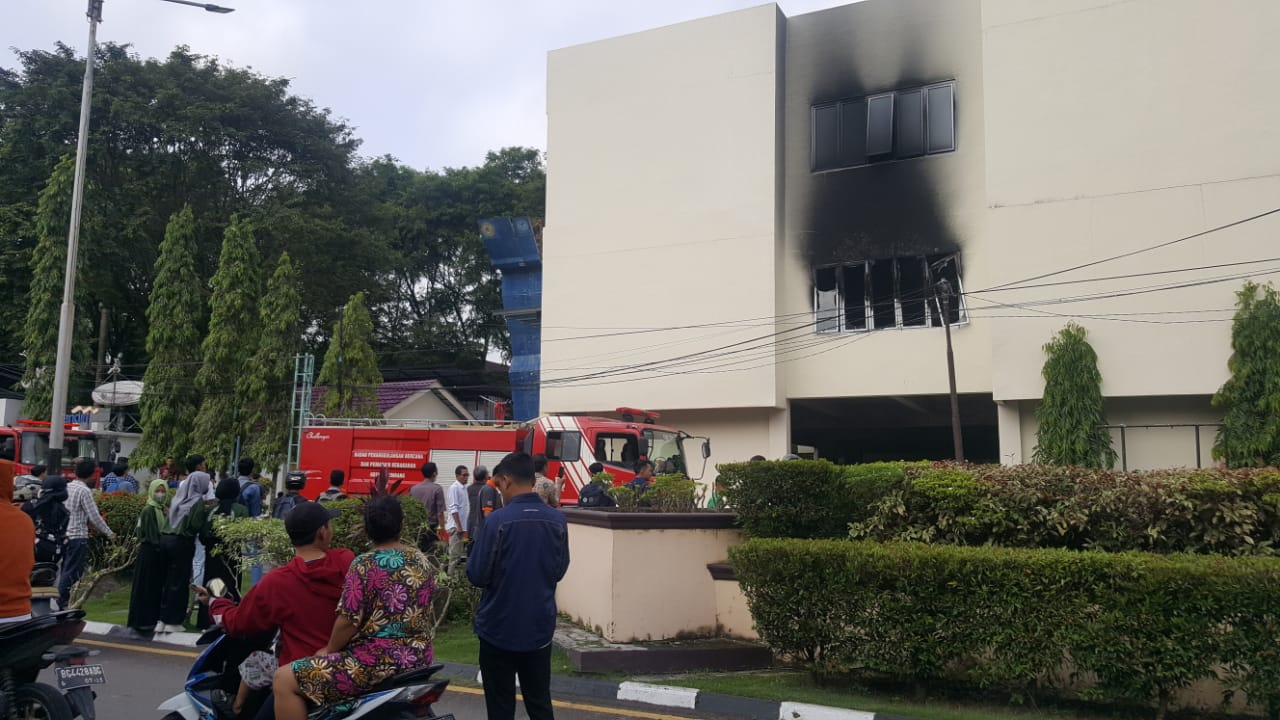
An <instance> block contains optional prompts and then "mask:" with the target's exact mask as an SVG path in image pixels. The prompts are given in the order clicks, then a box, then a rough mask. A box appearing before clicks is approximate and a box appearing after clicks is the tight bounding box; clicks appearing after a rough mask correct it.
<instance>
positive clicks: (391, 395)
mask: <svg viewBox="0 0 1280 720" xmlns="http://www.w3.org/2000/svg"><path fill="white" fill-rule="evenodd" d="M437 387H440V383H438V382H436V381H435V380H403V381H399V382H384V383H382V384H381V385H379V386H378V412H379V413H381V414H383V415H386V414H387V411H389V410H391V408H394V407H395V406H397V405H399V404H400V403H402V402H404V401H405V400H407V399H409V397H410V396H412V395H413V394H414V393H417V392H421V391H423V390H430V389H432V388H437ZM327 390H328V388H326V387H325V386H323V385H321V386H319V387H316V388H313V389H312V390H311V412H317V409H318V408H319V407H320V406H321V405H322V404H323V403H324V395H325V392H326V391H327Z"/></svg>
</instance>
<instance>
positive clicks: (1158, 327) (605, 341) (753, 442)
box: [541, 0, 1280, 467]
mask: <svg viewBox="0 0 1280 720" xmlns="http://www.w3.org/2000/svg"><path fill="white" fill-rule="evenodd" d="M1276 27H1280V3H1276V2H1273V1H1272V0H1223V1H1222V2H1214V3H1206V2H1203V1H1202V0H1129V1H1127V2H1113V1H1111V0H1107V1H1105V2H1104V1H1102V0H1037V1H1036V2H1027V1H1026V0H866V1H865V2H861V3H857V4H854V5H848V6H844V7H838V8H835V9H831V10H826V11H822V12H816V13H811V14H806V15H798V16H795V17H786V16H785V15H784V13H783V12H782V11H781V10H780V9H779V8H778V7H777V6H776V5H764V6H760V7H756V8H752V9H749V10H743V11H739V12H734V13H729V14H725V15H719V16H715V17H710V18H705V19H702V20H696V21H693V22H688V23H683V24H680V25H674V26H671V27H666V28H661V29H656V30H652V31H648V32H642V33H638V34H635V35H629V36H625V37H620V38H613V39H609V40H602V41H600V42H595V43H590V44H587V45H581V46H576V47H571V48H566V49H563V50H557V51H555V52H552V53H551V55H550V57H549V61H548V82H547V84H548V88H547V112H548V121H549V131H548V134H549V137H548V198H547V227H546V230H545V234H544V262H545V275H544V292H543V320H542V322H543V328H544V329H543V346H542V379H543V389H542V397H541V405H542V411H543V412H546V413H560V412H573V413H599V412H607V411H610V410H612V409H613V408H615V407H618V406H633V407H645V408H647V409H650V410H657V411H660V412H662V414H663V418H662V422H663V423H664V424H670V425H675V426H677V427H681V428H683V429H686V430H688V431H690V432H692V433H695V434H707V435H710V436H711V437H712V438H713V448H714V456H713V458H712V461H713V463H714V462H725V461H732V460H743V459H746V458H748V457H750V456H751V455H754V454H756V453H759V454H763V455H766V456H770V457H778V456H780V455H782V454H784V453H786V452H789V451H791V450H793V449H794V448H796V447H797V446H812V447H815V448H817V451H818V453H819V454H820V455H821V456H823V457H828V458H832V459H835V460H844V461H848V462H855V461H863V460H875V459H893V458H916V457H938V458H942V457H948V456H949V455H950V454H951V440H950V428H949V407H948V398H947V388H948V383H947V373H946V361H945V349H944V337H943V330H942V328H941V327H940V325H941V319H940V317H939V314H940V313H939V312H938V306H937V305H936V304H934V302H933V300H932V298H933V291H932V290H931V288H932V287H933V286H934V284H935V282H936V281H937V280H939V279H941V278H947V279H949V280H950V281H951V283H952V284H953V285H958V286H959V287H960V288H961V289H962V290H963V296H962V297H961V298H959V299H958V300H957V303H956V305H955V306H954V307H953V312H952V320H953V322H955V323H956V324H955V325H954V326H953V338H954V343H955V356H956V365H957V379H958V385H959V391H960V393H961V409H962V414H963V423H964V431H965V442H966V450H967V455H968V457H969V458H971V459H975V460H987V461H995V460H997V459H999V460H1001V461H1004V462H1021V461H1024V460H1029V459H1030V457H1031V454H1032V452H1033V450H1034V446H1035V431H1036V421H1035V408H1036V405H1037V402H1038V399H1039V398H1040V396H1041V393H1042V390H1043V381H1042V379H1041V375H1040V371H1041V367H1042V365H1043V362H1044V355H1043V351H1042V349H1041V348H1042V346H1043V344H1044V343H1045V342H1047V341H1048V340H1049V339H1050V338H1051V337H1052V336H1053V334H1054V333H1055V332H1056V331H1057V330H1059V329H1060V328H1061V327H1062V326H1063V325H1065V324H1066V323H1067V322H1068V321H1070V320H1075V321H1076V322H1078V323H1080V324H1082V325H1084V326H1085V327H1086V328H1087V329H1088V330H1089V333H1090V337H1091V340H1092V342H1093V345H1094V347H1095V349H1096V350H1097V353H1098V356H1099V364H1100V367H1101V370H1102V374H1103V378H1104V380H1103V392H1104V395H1106V397H1107V399H1108V411H1109V413H1110V420H1111V421H1112V422H1113V423H1125V424H1128V425H1131V426H1136V425H1154V424H1163V423H1198V422H1204V423H1212V422H1214V421H1216V420H1217V419H1218V417H1219V415H1218V413H1217V412H1215V410H1214V409H1213V408H1212V407H1211V406H1210V402H1209V399H1210V397H1211V395H1212V394H1213V393H1214V392H1215V391H1216V390H1217V389H1218V387H1219V386H1220V385H1221V384H1222V382H1223V381H1224V380H1225V379H1226V377H1227V358H1228V355H1229V353H1230V347H1229V340H1230V318H1231V308H1232V306H1233V302H1234V293H1235V292H1236V291H1237V290H1238V289H1239V287H1240V285H1241V283H1242V282H1244V276H1246V275H1250V276H1254V277H1255V278H1256V279H1258V280H1262V281H1265V280H1267V279H1269V276H1267V275H1265V274H1264V273H1266V272H1270V271H1280V259H1272V260H1270V261H1269V262H1264V261H1265V260H1267V259H1268V258H1280V252H1276V251H1275V248H1277V244H1276V242H1275V238H1276V237H1277V234H1278V233H1280V215H1269V216H1266V217H1262V218H1259V219H1254V220H1250V221H1247V222H1243V223H1241V224H1238V225H1235V226H1233V227H1230V228H1226V229H1220V230H1215V228H1218V227H1219V226H1223V225H1227V224H1230V223H1235V222H1237V221H1241V220H1245V219H1247V218H1251V217H1253V216H1256V215H1259V214H1261V213H1265V212H1267V211H1271V210H1274V209H1276V208H1278V207H1280V131H1277V128H1280V98H1277V96H1276V94H1275V93H1274V92H1272V91H1270V90H1269V89H1268V88H1269V87H1270V86H1271V84H1272V80H1273V78H1272V75H1273V71H1274V69H1275V68H1277V67H1280V43H1275V42H1274V41H1273V40H1272V31H1273V29H1274V28H1276ZM1197 233H1205V234H1203V235H1201V236H1198V237H1194V238H1191V239H1187V240H1182V241H1179V242H1171V241H1175V240H1179V239H1180V238H1184V237H1187V236H1192V235H1195V234H1197ZM1162 245H1163V247H1158V246H1162ZM1152 248H1156V249H1152ZM1131 252H1132V253H1135V254H1133V255H1132V256H1129V257H1123V258H1117V259H1110V258H1114V257H1115V256H1118V255H1122V254H1125V253H1131ZM1103 260H1105V262H1098V261H1103ZM1091 263H1096V264H1091ZM1086 264H1089V265H1088V267H1080V268H1079V269H1074V270H1072V268H1075V267H1076V266H1081V265H1086ZM1064 271H1065V272H1064ZM1038 276H1044V277H1042V278H1041V277H1038ZM1117 276H1120V277H1117ZM1104 278H1114V279H1104ZM1199 434H1200V437H1201V441H1202V452H1203V458H1204V462H1206V463H1207V462H1208V457H1209V448H1210V446H1211V445H1212V442H1213V436H1214V434H1215V430H1214V428H1213V427H1205V428H1202V429H1200V430H1199ZM1126 435H1127V437H1126V443H1125V444H1126V448H1125V449H1126V456H1127V463H1128V465H1129V467H1152V466H1177V465H1194V464H1195V462H1196V454H1195V453H1196V443H1195V440H1194V438H1195V436H1196V432H1195V431H1193V430H1192V429H1189V428H1178V429H1158V428H1145V429H1140V428H1136V427H1131V428H1130V429H1129V430H1128V431H1127V433H1126ZM1119 450H1120V446H1119V442H1118V437H1117V451H1119Z"/></svg>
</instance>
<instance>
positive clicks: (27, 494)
mask: <svg viewBox="0 0 1280 720" xmlns="http://www.w3.org/2000/svg"><path fill="white" fill-rule="evenodd" d="M39 494H40V484H39V483H23V484H22V485H18V486H17V487H15V488H14V489H13V501H14V502H26V501H28V500H35V499H36V496H38V495H39Z"/></svg>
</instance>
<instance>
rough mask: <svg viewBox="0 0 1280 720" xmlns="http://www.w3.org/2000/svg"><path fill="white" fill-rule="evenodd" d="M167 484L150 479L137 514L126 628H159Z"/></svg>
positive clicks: (145, 629)
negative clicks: (136, 542) (135, 553)
mask: <svg viewBox="0 0 1280 720" xmlns="http://www.w3.org/2000/svg"><path fill="white" fill-rule="evenodd" d="M168 499H169V486H168V483H167V482H166V481H165V480H163V479H156V480H152V481H151V487H149V488H148V489H147V504H146V506H145V507H143V509H142V514H141V515H139V516H138V527H137V538H138V559H137V560H135V561H134V563H133V589H132V590H131V591H130V594H129V627H131V628H133V629H134V630H137V631H138V632H141V633H149V632H151V631H153V630H156V629H158V628H157V623H159V622H160V606H161V603H162V602H163V599H164V580H165V576H166V574H167V573H168V568H167V566H166V563H165V555H164V547H163V545H162V543H161V536H162V535H163V534H164V532H165V531H166V530H168V528H169V518H168V516H167V515H166V514H165V508H164V504H165V501H166V500H168Z"/></svg>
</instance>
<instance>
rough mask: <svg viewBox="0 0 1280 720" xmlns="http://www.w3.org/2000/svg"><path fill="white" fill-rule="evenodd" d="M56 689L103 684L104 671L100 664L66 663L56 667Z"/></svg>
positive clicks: (104, 680)
mask: <svg viewBox="0 0 1280 720" xmlns="http://www.w3.org/2000/svg"><path fill="white" fill-rule="evenodd" d="M57 671H58V689H59V690H73V689H75V688H81V687H88V686H89V685H105V684H106V682H107V676H106V673H104V672H103V671H102V666H101V665H67V666H66V667H60V668H57Z"/></svg>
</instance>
